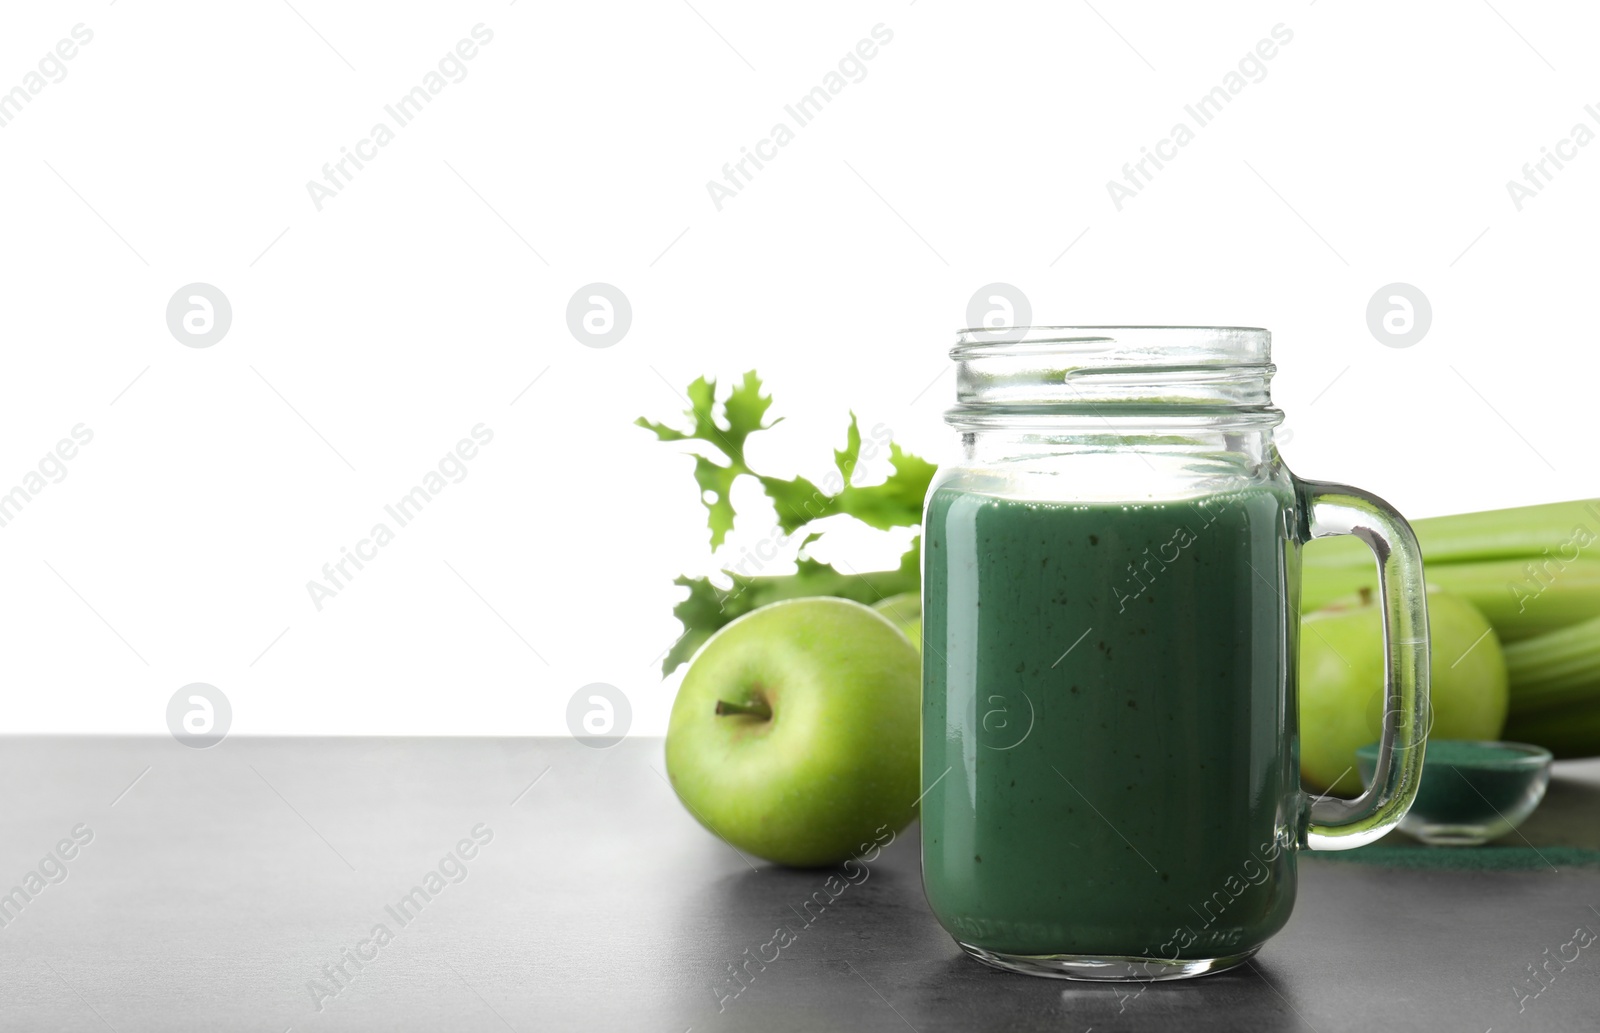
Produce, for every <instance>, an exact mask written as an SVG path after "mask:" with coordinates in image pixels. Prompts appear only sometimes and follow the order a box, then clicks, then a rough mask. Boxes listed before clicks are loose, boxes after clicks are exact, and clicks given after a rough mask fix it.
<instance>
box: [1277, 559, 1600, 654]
mask: <svg viewBox="0 0 1600 1033" xmlns="http://www.w3.org/2000/svg"><path fill="white" fill-rule="evenodd" d="M1596 552H1597V555H1600V550H1596ZM1424 576H1425V578H1426V579H1427V582H1428V585H1429V587H1436V588H1442V589H1444V590H1445V591H1447V592H1454V593H1455V594H1456V595H1459V596H1462V597H1463V598H1465V599H1467V600H1468V601H1469V602H1471V603H1472V605H1474V606H1476V607H1477V608H1478V609H1479V610H1481V611H1482V612H1483V615H1484V616H1485V617H1487V618H1488V619H1489V623H1490V624H1492V625H1494V632H1495V635H1496V636H1497V637H1498V638H1499V639H1500V641H1501V642H1504V643H1511V642H1519V641H1521V640H1523V639H1527V638H1532V637H1534V636H1536V635H1543V634H1546V633H1548V632H1552V631H1557V630H1559V629H1561V628H1565V627H1568V626H1570V625H1573V624H1577V623H1580V622H1582V621H1585V620H1588V619H1589V618H1591V617H1596V616H1600V559H1570V560H1569V559H1559V558H1557V559H1546V558H1544V557H1538V558H1535V559H1510V560H1487V561H1484V562H1481V563H1438V562H1430V563H1428V564H1426V566H1425V573H1424ZM1377 587H1378V576H1377V571H1376V570H1374V569H1372V568H1371V566H1370V565H1369V566H1367V567H1305V568H1303V570H1302V576H1301V588H1300V608H1301V610H1302V611H1303V612H1309V611H1311V610H1315V609H1318V608H1319V607H1322V606H1326V605H1327V604H1328V603H1330V602H1333V601H1334V600H1336V599H1340V598H1343V597H1346V596H1350V595H1354V594H1355V593H1357V592H1359V591H1360V590H1361V589H1363V588H1368V589H1371V590H1373V591H1376V590H1377Z"/></svg>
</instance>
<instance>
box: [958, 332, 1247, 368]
mask: <svg viewBox="0 0 1600 1033" xmlns="http://www.w3.org/2000/svg"><path fill="white" fill-rule="evenodd" d="M1043 355H1050V356H1052V357H1055V358H1057V359H1060V360H1068V361H1070V360H1073V359H1081V360H1082V364H1083V365H1085V366H1090V367H1094V366H1099V367H1114V366H1143V367H1152V366H1173V367H1186V366H1261V365H1266V364H1268V363H1270V362H1271V361H1272V332H1271V331H1270V330H1265V329H1263V328H1261V327H1254V326H1003V327H967V328H965V329H962V330H958V331H957V332H956V344H955V347H954V348H952V349H950V357H951V358H952V359H955V360H957V361H958V362H959V361H963V360H968V359H984V358H1001V357H1018V358H1023V357H1029V356H1034V357H1038V356H1043Z"/></svg>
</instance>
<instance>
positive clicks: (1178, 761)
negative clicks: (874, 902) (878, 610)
mask: <svg viewBox="0 0 1600 1033" xmlns="http://www.w3.org/2000/svg"><path fill="white" fill-rule="evenodd" d="M1291 506H1292V501H1291V499H1290V498H1289V497H1288V495H1287V493H1286V492H1283V491H1280V490H1278V489H1271V488H1265V487H1259V488H1251V489H1248V490H1243V491H1238V492H1234V493H1229V494H1221V495H1213V496H1208V497H1204V498H1200V499H1194V500H1185V501H1179V502H1165V501H1163V502H1130V503H1125V504H1094V505H1084V504H1067V503H1054V502H1030V501H1022V500H1017V499H1011V498H999V497H995V496H989V495H983V494H974V493H968V492H963V491H958V490H953V489H951V488H949V487H940V488H938V489H937V490H936V491H935V492H934V494H933V496H932V497H931V498H930V499H929V502H928V507H927V513H926V518H925V525H924V534H925V543H924V556H925V561H924V562H925V588H924V591H925V600H926V602H925V612H924V629H925V631H924V676H923V786H924V787H925V788H927V787H930V786H931V787H932V788H928V789H927V792H926V795H925V796H924V798H923V800H922V804H921V807H922V842H923V867H924V879H925V884H926V887H927V893H928V899H929V902H930V903H931V904H932V906H933V910H934V912H935V914H936V915H937V916H938V918H939V920H940V922H941V923H942V924H943V925H944V926H945V928H946V929H947V930H949V931H950V932H951V934H952V935H954V936H955V937H956V939H957V940H959V941H961V942H963V943H965V944H969V945H972V946H975V947H979V948H982V949H985V950H989V951H994V952H997V953H1005V954H1020V955H1048V954H1076V955H1089V956H1108V957H1109V956H1118V957H1151V958H1160V959H1167V960H1176V959H1200V958H1215V957H1221V956H1225V955H1230V954H1237V953H1240V952H1243V951H1246V950H1249V949H1251V948H1253V947H1255V946H1258V945H1259V944H1260V943H1261V942H1262V941H1264V940H1265V939H1266V938H1267V937H1269V936H1271V935H1272V934H1273V933H1274V932H1276V931H1277V930H1278V929H1279V928H1281V927H1282V925H1283V924H1284V922H1285V921H1286V920H1287V919H1288V916H1289V911H1290V908H1291V906H1292V904H1293V898H1294V888H1295V869H1294V851H1293V846H1292V843H1293V840H1294V837H1295V835H1296V830H1297V829H1298V825H1299V822H1300V816H1299V815H1298V814H1295V813H1286V811H1287V809H1288V808H1289V807H1291V806H1294V805H1292V804H1285V803H1283V801H1286V800H1298V799H1299V795H1298V792H1297V791H1296V790H1297V787H1298V768H1299V765H1298V760H1297V757H1296V746H1295V737H1294V736H1293V734H1291V733H1292V729H1293V721H1294V711H1293V700H1294V682H1293V678H1292V671H1289V670H1287V669H1286V668H1287V665H1288V660H1287V658H1288V656H1289V655H1290V635H1291V634H1292V633H1293V627H1292V623H1293V622H1291V621H1290V620H1289V619H1288V618H1286V616H1285V613H1286V611H1288V610H1290V607H1288V606H1286V605H1285V603H1284V598H1283V593H1285V592H1287V591H1290V589H1289V587H1288V586H1289V585H1292V584H1294V583H1295V579H1294V578H1292V577H1291V576H1290V575H1291V573H1292V571H1291V570H1290V565H1291V564H1292V563H1293V562H1294V553H1293V551H1292V550H1293V547H1292V546H1290V545H1288V544H1287V543H1286V532H1285V528H1284V524H1285V512H1286V511H1287V510H1289V509H1290V507H1291Z"/></svg>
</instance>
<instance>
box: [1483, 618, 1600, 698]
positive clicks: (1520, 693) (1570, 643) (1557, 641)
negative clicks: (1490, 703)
mask: <svg viewBox="0 0 1600 1033" xmlns="http://www.w3.org/2000/svg"><path fill="white" fill-rule="evenodd" d="M1505 656H1506V674H1507V675H1509V676H1510V678H1511V711H1512V713H1519V714H1520V713H1525V712H1527V711H1531V710H1543V709H1546V708H1549V707H1554V706H1563V705H1565V704H1569V703H1576V702H1580V701H1585V700H1589V701H1594V702H1595V703H1596V704H1597V705H1600V617H1595V618H1591V619H1590V620H1587V621H1584V622H1583V623H1581V624H1574V625H1572V626H1571V627H1567V628H1562V629H1561V630H1560V631H1552V632H1550V633H1549V634H1547V635H1539V636H1537V637H1535V638H1530V639H1526V640H1524V641H1522V642H1514V643H1512V644H1510V645H1508V646H1506V647H1505Z"/></svg>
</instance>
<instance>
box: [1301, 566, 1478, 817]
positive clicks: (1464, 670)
mask: <svg viewBox="0 0 1600 1033" xmlns="http://www.w3.org/2000/svg"><path fill="white" fill-rule="evenodd" d="M1428 639H1429V652H1430V655H1429V658H1428V670H1429V682H1430V686H1431V687H1430V695H1431V697H1432V704H1433V706H1432V710H1433V712H1432V714H1431V715H1430V721H1431V724H1430V725H1429V732H1428V734H1429V736H1430V737H1432V738H1435V739H1496V738H1498V737H1499V735H1500V729H1501V728H1502V727H1503V726H1504V724H1505V719H1506V705H1507V701H1508V699H1509V688H1508V682H1507V679H1506V661H1505V656H1504V654H1503V653H1502V652H1501V650H1500V642H1499V640H1498V639H1497V638H1496V637H1495V635H1494V632H1493V631H1492V630H1491V629H1490V626H1489V621H1488V620H1487V619H1486V618H1485V617H1484V616H1483V614H1482V613H1480V612H1479V611H1478V608H1477V607H1475V606H1473V605H1472V604H1471V603H1469V602H1468V601H1467V600H1465V599H1463V598H1461V597H1460V596H1458V595H1453V594H1451V593H1449V592H1441V591H1438V590H1432V589H1430V590H1429V592H1428ZM1383 670H1384V656H1383V615H1382V611H1381V610H1380V608H1379V606H1378V603H1377V600H1376V599H1374V598H1373V597H1372V594H1371V593H1370V592H1364V593H1363V594H1362V595H1361V596H1360V597H1352V598H1351V599H1349V600H1345V601H1341V602H1338V603H1334V604H1331V605H1329V606H1326V607H1324V608H1323V609H1320V610H1318V611H1316V612H1315V613H1308V614H1306V615H1305V618H1304V619H1303V620H1302V621H1301V625H1300V776H1301V779H1302V780H1303V781H1304V782H1305V784H1306V785H1307V786H1309V787H1311V788H1313V789H1315V790H1318V791H1329V792H1334V793H1338V794H1341V795H1344V796H1354V795H1356V794H1357V793H1359V792H1360V791H1361V778H1360V776H1359V775H1358V774H1357V769H1356V766H1355V765H1356V750H1357V749H1359V748H1360V747H1362V746H1365V745H1366V744H1367V743H1370V742H1376V741H1377V740H1378V739H1379V738H1380V737H1381V735H1382V732H1383V724H1382V720H1383V706H1384V694H1383Z"/></svg>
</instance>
